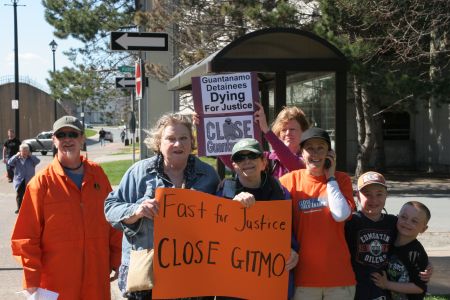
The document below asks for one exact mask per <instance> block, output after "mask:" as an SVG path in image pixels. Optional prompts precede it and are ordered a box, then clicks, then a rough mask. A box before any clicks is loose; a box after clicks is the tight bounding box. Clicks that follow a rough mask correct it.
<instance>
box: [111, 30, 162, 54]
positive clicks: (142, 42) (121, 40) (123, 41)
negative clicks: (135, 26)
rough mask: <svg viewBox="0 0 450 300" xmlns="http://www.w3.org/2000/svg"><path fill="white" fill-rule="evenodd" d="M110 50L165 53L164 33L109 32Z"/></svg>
mask: <svg viewBox="0 0 450 300" xmlns="http://www.w3.org/2000/svg"><path fill="white" fill-rule="evenodd" d="M111 50H139V51H167V50H168V34H167V33H164V32H111Z"/></svg>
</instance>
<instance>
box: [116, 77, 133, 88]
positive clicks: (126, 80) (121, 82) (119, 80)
mask: <svg viewBox="0 0 450 300" xmlns="http://www.w3.org/2000/svg"><path fill="white" fill-rule="evenodd" d="M135 86H136V80H135V79H134V77H116V88H121V89H126V88H130V89H131V88H134V87H135Z"/></svg>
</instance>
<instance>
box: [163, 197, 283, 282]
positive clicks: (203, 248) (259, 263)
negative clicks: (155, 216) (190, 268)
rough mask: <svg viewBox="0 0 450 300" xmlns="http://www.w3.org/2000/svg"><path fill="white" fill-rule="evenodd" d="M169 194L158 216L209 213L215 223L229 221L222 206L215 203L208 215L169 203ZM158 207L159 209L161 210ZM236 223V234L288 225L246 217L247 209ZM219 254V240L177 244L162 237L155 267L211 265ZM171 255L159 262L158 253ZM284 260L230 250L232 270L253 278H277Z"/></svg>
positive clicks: (201, 207) (267, 254)
mask: <svg viewBox="0 0 450 300" xmlns="http://www.w3.org/2000/svg"><path fill="white" fill-rule="evenodd" d="M171 196H173V195H171V194H165V195H164V197H163V201H162V202H163V203H162V207H160V212H159V215H160V217H163V218H166V217H178V218H196V219H198V218H200V219H203V218H204V217H205V216H206V214H208V213H212V214H213V215H214V217H215V222H216V223H220V224H224V225H226V224H227V222H228V221H229V218H228V217H229V215H228V214H225V213H224V212H223V211H222V210H223V205H222V204H217V205H216V207H215V210H214V211H213V212H209V211H208V210H207V209H206V208H205V205H204V203H203V201H202V202H201V203H200V204H198V205H192V204H190V205H187V204H185V203H182V202H179V201H178V202H171V201H170V198H171ZM161 208H162V209H161ZM241 212H242V215H241V217H240V219H241V221H239V223H240V224H238V225H237V226H234V227H233V228H234V230H236V231H238V232H242V231H246V230H258V231H263V230H264V231H267V230H273V231H285V230H288V228H287V227H288V225H287V224H286V222H285V221H282V220H269V219H266V216H265V215H264V214H262V215H261V216H258V217H257V218H253V219H251V218H250V217H249V216H248V215H247V209H246V208H244V207H243V208H242V209H241ZM217 251H220V242H219V241H209V242H207V241H203V240H197V241H178V239H176V238H168V237H164V238H162V239H161V240H160V241H159V243H158V264H159V265H160V266H161V267H162V268H163V269H166V268H169V267H177V266H181V265H191V264H199V263H206V264H209V265H215V264H216V261H215V259H214V256H215V255H214V254H215V252H217ZM163 252H164V253H167V252H169V253H172V254H171V257H172V258H171V259H168V260H167V258H166V259H163V254H162V253H163ZM285 263H286V258H285V257H284V255H283V254H282V253H280V252H277V253H271V252H264V251H261V250H259V249H241V248H240V247H234V248H233V250H232V251H231V266H232V268H233V269H240V270H241V271H245V272H250V273H254V274H256V275H257V276H262V275H263V274H266V275H265V276H267V277H269V278H270V277H272V276H274V277H279V276H281V275H282V274H283V272H284V270H285Z"/></svg>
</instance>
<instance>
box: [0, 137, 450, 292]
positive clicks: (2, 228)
mask: <svg viewBox="0 0 450 300" xmlns="http://www.w3.org/2000/svg"><path fill="white" fill-rule="evenodd" d="M116 132H117V134H118V131H115V132H114V133H116ZM114 135H115V142H116V143H107V144H106V146H104V147H100V145H99V144H98V142H97V140H96V139H93V140H91V141H89V143H88V157H89V159H91V160H94V161H97V162H103V161H110V160H119V159H131V154H126V155H111V153H117V152H119V151H120V149H121V147H122V146H121V144H120V143H117V142H119V140H120V139H119V136H118V135H116V134H114ZM38 157H39V158H40V159H41V163H40V165H39V166H38V170H39V169H41V168H43V167H44V166H46V165H47V164H48V163H49V162H50V160H51V156H41V155H40V154H38ZM0 167H1V168H4V165H0ZM0 174H2V176H0V205H1V207H2V209H1V210H0V299H23V297H22V296H19V295H16V294H15V292H17V291H19V290H21V276H22V269H21V268H20V266H19V265H18V264H17V262H16V261H15V260H14V259H13V258H12V256H11V249H10V234H11V230H12V227H13V225H14V222H15V218H16V215H15V214H14V210H15V192H14V189H13V187H12V185H11V184H9V183H8V182H7V180H6V178H5V177H4V176H3V172H0ZM388 182H389V184H390V192H391V196H389V198H388V200H387V204H386V209H387V211H388V212H389V213H392V214H396V213H398V211H399V209H400V207H401V205H402V204H403V203H405V202H406V201H409V200H418V201H422V202H423V203H425V204H426V205H427V206H428V207H429V208H430V210H431V213H432V217H431V221H430V223H429V229H428V231H427V232H425V233H424V234H423V235H421V236H420V240H421V241H422V243H423V244H424V246H425V249H426V250H427V252H428V254H429V256H430V257H431V261H432V263H433V265H434V275H433V278H432V282H431V284H430V286H429V291H430V292H431V293H433V294H450V218H448V212H449V211H450V187H449V181H448V179H444V180H432V179H417V178H414V179H411V180H407V179H405V178H403V179H395V180H389V178H388ZM112 293H113V296H112V298H113V300H119V299H123V298H122V297H120V295H119V292H118V290H117V284H116V282H113V283H112Z"/></svg>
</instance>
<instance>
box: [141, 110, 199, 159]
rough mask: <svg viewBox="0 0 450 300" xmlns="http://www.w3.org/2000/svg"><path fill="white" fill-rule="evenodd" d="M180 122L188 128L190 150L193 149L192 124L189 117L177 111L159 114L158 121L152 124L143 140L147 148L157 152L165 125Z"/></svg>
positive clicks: (194, 147)
mask: <svg viewBox="0 0 450 300" xmlns="http://www.w3.org/2000/svg"><path fill="white" fill-rule="evenodd" d="M176 124H181V125H184V126H186V128H187V129H188V130H189V133H190V138H191V145H192V146H191V148H192V149H191V150H195V149H196V146H195V139H194V132H193V129H194V128H193V126H192V121H191V119H190V118H189V117H188V116H186V115H182V114H179V113H167V114H164V115H163V116H161V117H160V118H159V119H158V121H157V122H156V125H155V126H153V128H152V129H150V132H149V137H147V138H146V139H145V140H144V143H145V144H146V145H147V147H148V148H149V149H151V150H152V151H154V152H155V153H159V152H161V151H160V148H161V137H162V133H163V131H164V129H165V128H166V127H167V126H170V125H176Z"/></svg>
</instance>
